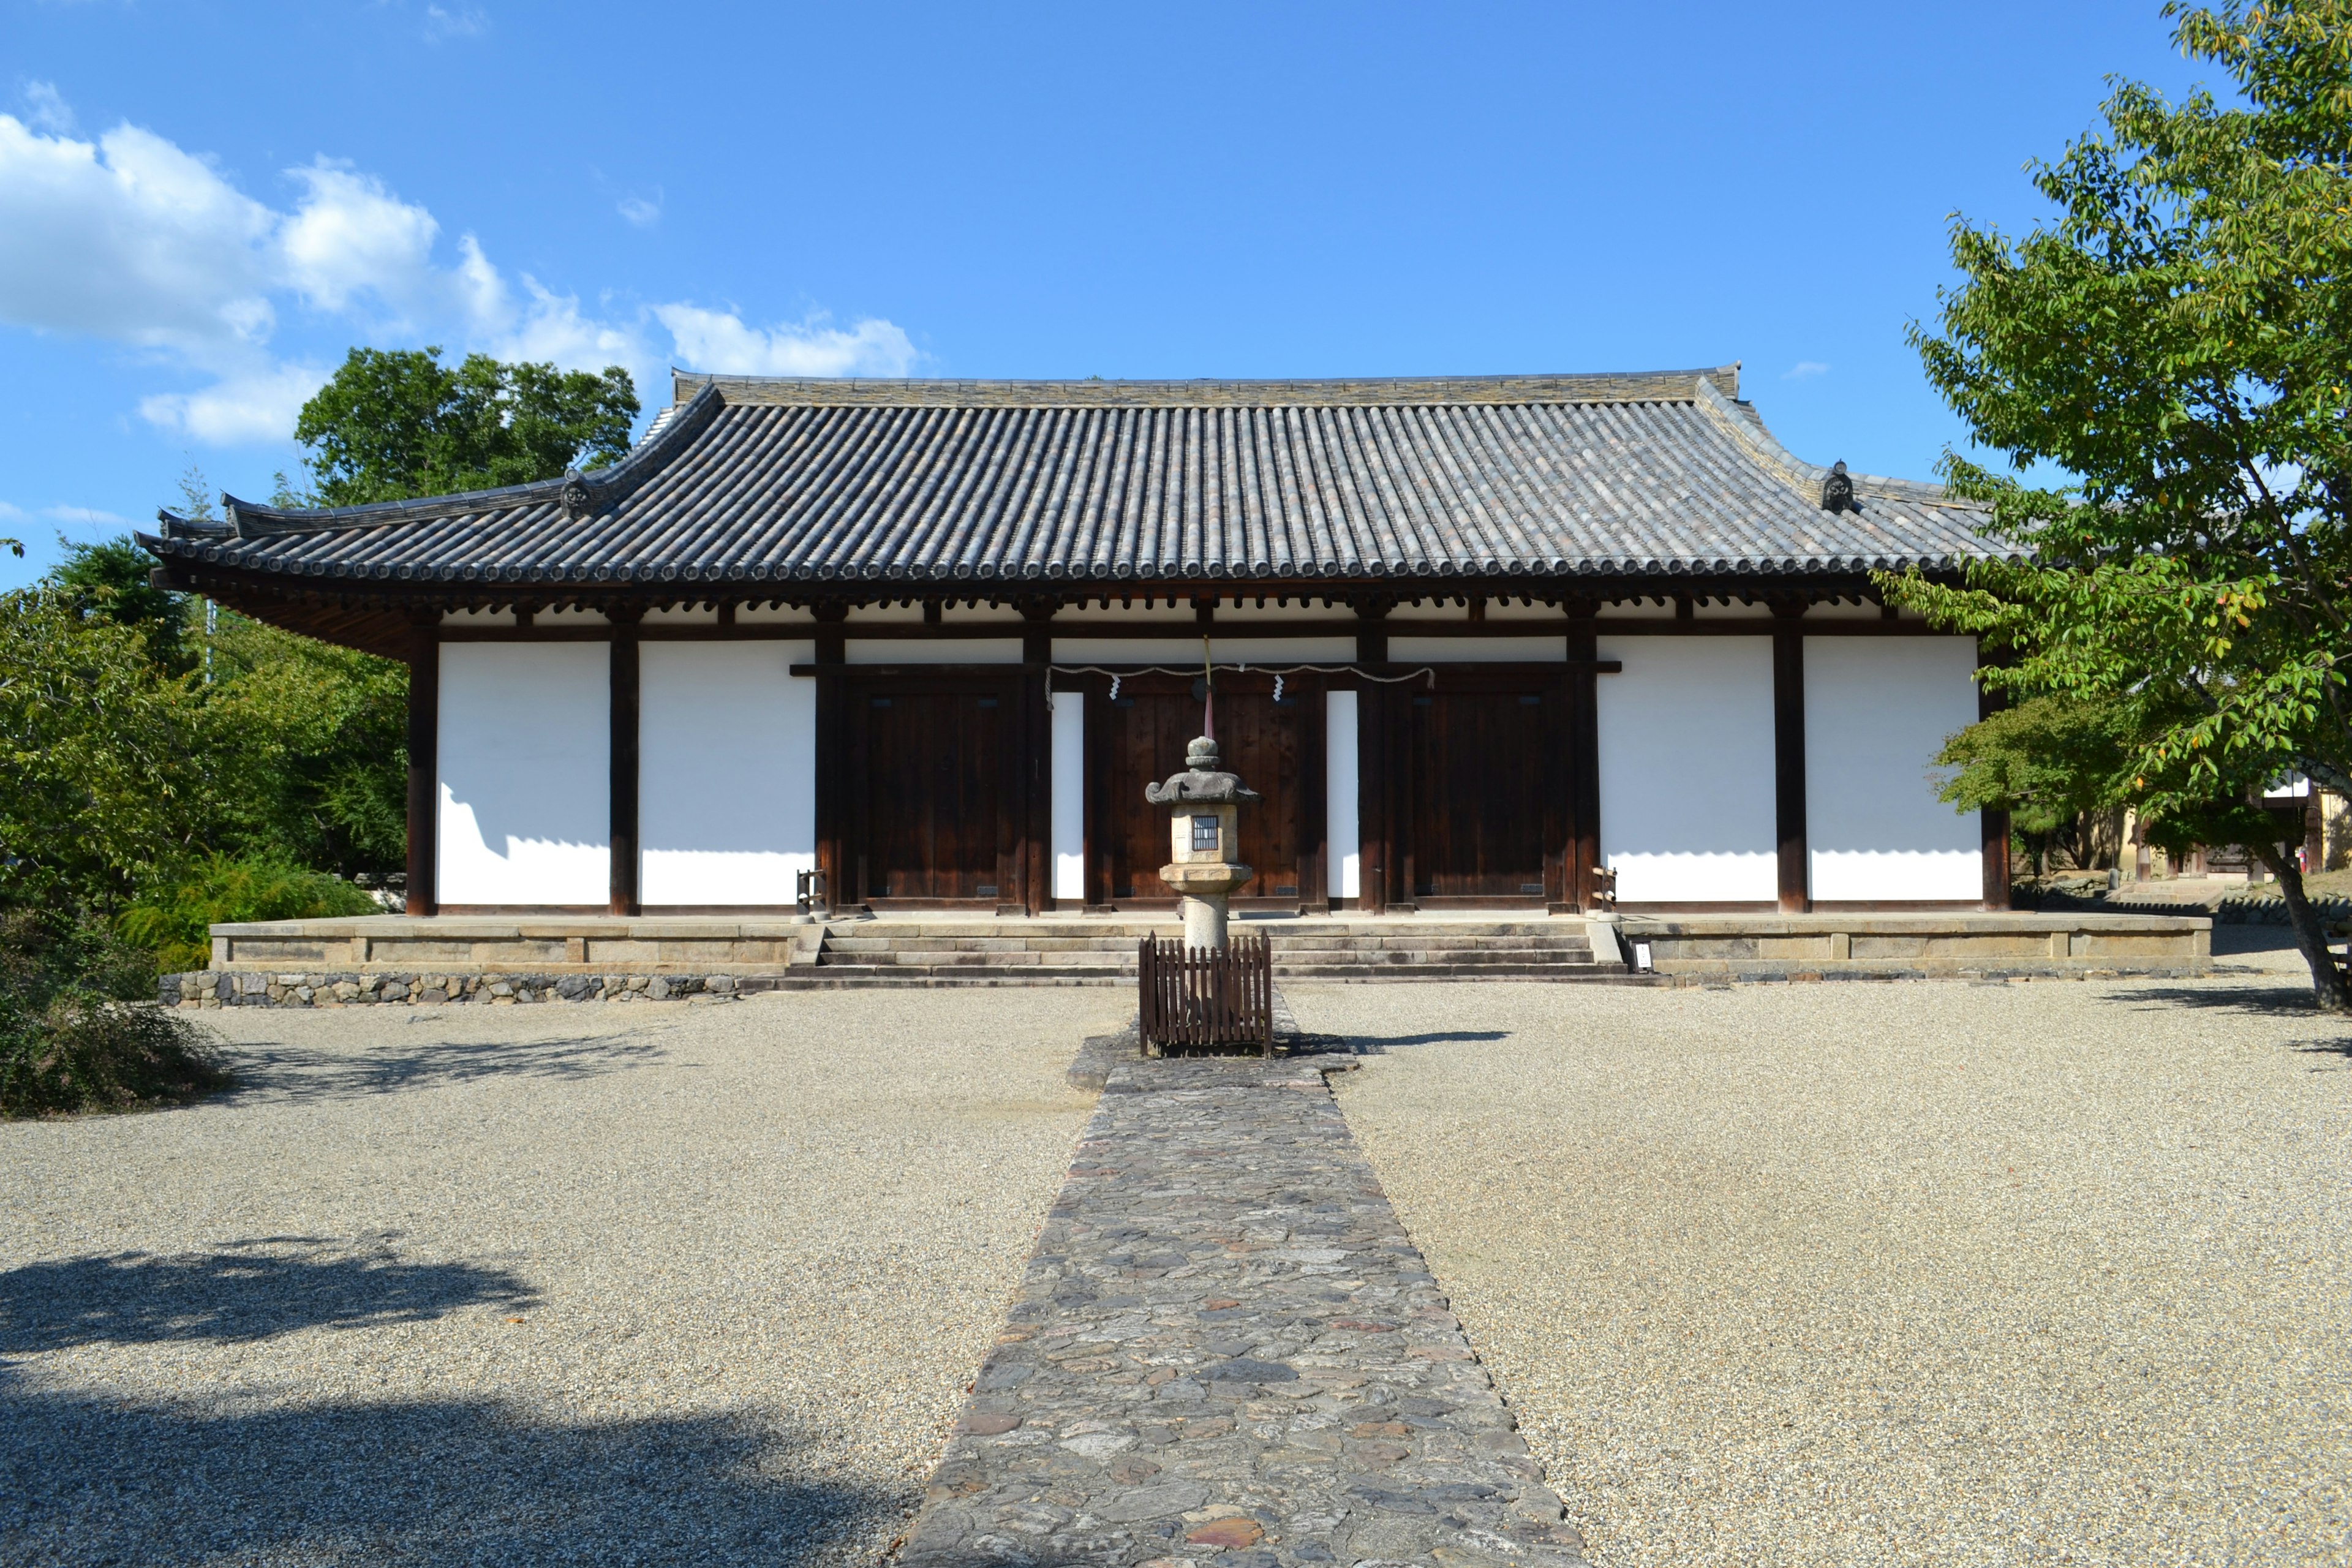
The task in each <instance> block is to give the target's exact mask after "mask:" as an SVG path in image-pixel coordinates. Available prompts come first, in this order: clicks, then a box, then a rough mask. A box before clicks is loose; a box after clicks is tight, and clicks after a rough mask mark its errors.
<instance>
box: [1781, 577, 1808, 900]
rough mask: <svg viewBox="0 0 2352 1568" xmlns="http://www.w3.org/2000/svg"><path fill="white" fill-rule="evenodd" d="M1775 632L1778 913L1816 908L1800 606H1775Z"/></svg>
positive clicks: (1803, 611) (1803, 644)
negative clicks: (1808, 840)
mask: <svg viewBox="0 0 2352 1568" xmlns="http://www.w3.org/2000/svg"><path fill="white" fill-rule="evenodd" d="M1773 613H1774V615H1775V616H1778V617H1779V618H1778V620H1777V621H1776V623H1775V624H1774V626H1773V627H1772V803H1773V805H1772V815H1773V820H1774V823H1775V825H1776V826H1777V827H1778V829H1779V831H1778V833H1777V835H1776V837H1778V839H1779V841H1780V912H1781V913H1782V914H1784V915H1801V914H1803V913H1804V912H1806V911H1807V910H1810V909H1811V908H1812V907H1813V901H1812V898H1811V892H1810V889H1809V879H1808V878H1807V875H1806V872H1807V862H1808V860H1809V858H1810V857H1809V856H1808V855H1807V853H1806V846H1805V632H1804V626H1803V625H1802V616H1804V613H1805V607H1804V605H1801V604H1794V605H1778V606H1775V608H1774V612H1773Z"/></svg>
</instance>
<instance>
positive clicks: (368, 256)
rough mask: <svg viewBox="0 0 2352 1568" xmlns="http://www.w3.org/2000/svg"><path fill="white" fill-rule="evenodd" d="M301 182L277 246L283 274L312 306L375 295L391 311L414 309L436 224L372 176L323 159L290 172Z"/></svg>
mask: <svg viewBox="0 0 2352 1568" xmlns="http://www.w3.org/2000/svg"><path fill="white" fill-rule="evenodd" d="M289 173H290V174H292V175H293V177H294V178H296V179H298V180H299V181H301V182H302V184H303V185H304V186H305V187H306V189H305V192H304V195H303V197H302V199H301V201H300V202H299V203H298V204H297V205H296V206H295V209H294V212H293V214H292V215H291V216H289V217H287V218H286V219H285V220H284V222H283V223H282V224H281V225H280V226H279V229H278V250H279V253H280V254H281V256H282V257H283V258H284V265H285V275H286V280H287V281H288V282H289V283H291V284H292V285H293V286H294V287H295V288H296V289H299V290H300V291H301V293H302V295H303V297H304V298H305V299H307V300H310V303H311V304H313V305H316V306H318V307H319V308H320V309H321V310H344V309H346V308H348V307H349V306H350V305H351V304H352V301H353V300H356V299H358V298H359V297H360V296H362V295H363V294H371V293H372V294H373V295H374V296H375V297H376V298H377V299H378V300H382V301H383V303H385V304H387V305H390V306H392V307H394V309H396V310H407V309H414V308H415V307H416V306H417V305H419V304H421V303H423V301H421V300H418V299H417V297H416V296H417V294H418V291H419V289H420V288H423V289H429V290H431V291H433V292H439V291H440V290H439V289H436V288H435V287H434V285H435V284H436V281H437V280H436V279H435V276H434V271H433V240H434V237H435V236H436V235H438V234H439V233H440V232H441V226H440V225H439V224H438V223H436V222H435V221H434V219H433V215H432V214H431V213H429V212H426V211H425V209H424V208H423V207H420V206H412V205H409V204H408V203H406V202H404V201H400V200H398V199H397V198H395V197H394V196H393V195H391V194H390V193H388V192H387V191H385V190H384V188H383V181H381V180H379V179H376V178H375V177H374V176H373V175H368V174H354V173H353V172H352V169H351V167H350V166H349V165H348V164H343V163H331V162H330V161H328V160H327V159H324V158H321V159H320V160H319V161H318V162H317V163H312V164H311V165H310V167H309V168H305V169H294V170H290V171H289Z"/></svg>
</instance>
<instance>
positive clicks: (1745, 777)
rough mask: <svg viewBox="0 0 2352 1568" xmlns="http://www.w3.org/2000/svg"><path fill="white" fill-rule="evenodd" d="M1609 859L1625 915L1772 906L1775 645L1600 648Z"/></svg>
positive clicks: (1762, 640)
mask: <svg viewBox="0 0 2352 1568" xmlns="http://www.w3.org/2000/svg"><path fill="white" fill-rule="evenodd" d="M1600 657H1601V658H1604V659H1612V658H1613V659H1622V660H1623V661H1624V666H1625V668H1624V669H1623V671H1622V673H1620V674H1616V675H1603V676H1601V677H1600V678H1599V679H1598V681H1597V682H1596V686H1597V689H1598V690H1599V693H1600V728H1601V739H1600V750H1601V756H1600V763H1601V860H1602V863H1603V864H1605V865H1607V866H1609V867H1610V868H1612V869H1614V870H1615V871H1616V873H1617V897H1618V898H1619V900H1622V901H1623V902H1625V903H1633V904H1646V903H1713V902H1721V901H1742V902H1748V901H1760V902H1767V903H1769V902H1774V901H1776V900H1778V899H1779V897H1780V881H1779V878H1780V872H1779V866H1780V856H1779V854H1778V852H1777V843H1778V835H1777V833H1776V831H1775V828H1774V825H1773V799H1772V795H1773V787H1772V639H1771V638H1769V637H1602V638H1601V639H1600Z"/></svg>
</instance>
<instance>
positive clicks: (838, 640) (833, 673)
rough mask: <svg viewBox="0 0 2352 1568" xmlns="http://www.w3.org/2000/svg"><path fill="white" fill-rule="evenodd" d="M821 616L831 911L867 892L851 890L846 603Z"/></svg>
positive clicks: (820, 756)
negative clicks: (846, 840) (846, 842)
mask: <svg viewBox="0 0 2352 1568" xmlns="http://www.w3.org/2000/svg"><path fill="white" fill-rule="evenodd" d="M814 613H815V616H816V667H817V675H816V792H815V794H816V798H815V801H814V805H815V816H816V864H817V868H818V869H819V870H821V871H823V872H824V886H825V897H826V900H827V908H828V912H830V911H831V910H839V909H843V908H846V907H848V906H851V905H855V904H858V903H862V902H863V901H864V900H865V898H866V889H865V888H863V887H862V886H861V887H855V888H853V887H851V886H850V876H851V872H852V870H853V869H854V868H852V867H851V865H850V864H849V858H848V850H847V847H846V844H845V837H846V835H847V831H848V816H849V802H848V799H847V798H846V796H847V784H848V775H849V767H850V756H849V718H848V706H849V692H848V683H847V680H846V679H845V670H846V668H847V667H848V662H849V647H848V632H847V623H848V620H849V607H848V606H847V605H817V606H816V608H815V612H814Z"/></svg>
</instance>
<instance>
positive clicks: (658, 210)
mask: <svg viewBox="0 0 2352 1568" xmlns="http://www.w3.org/2000/svg"><path fill="white" fill-rule="evenodd" d="M615 210H617V211H618V212H619V213H620V215H621V216H622V217H624V218H625V219H626V220H627V221H629V222H630V223H633V224H635V226H637V227H639V228H651V227H652V226H654V225H656V224H657V223H659V222H661V215H662V194H661V191H660V188H659V187H656V189H655V191H654V194H653V195H651V196H649V197H648V196H623V197H622V198H621V200H620V203H619V205H618V206H617V208H616V209H615Z"/></svg>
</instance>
